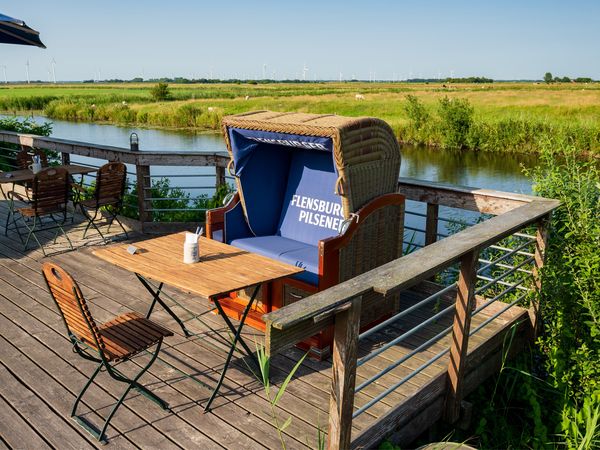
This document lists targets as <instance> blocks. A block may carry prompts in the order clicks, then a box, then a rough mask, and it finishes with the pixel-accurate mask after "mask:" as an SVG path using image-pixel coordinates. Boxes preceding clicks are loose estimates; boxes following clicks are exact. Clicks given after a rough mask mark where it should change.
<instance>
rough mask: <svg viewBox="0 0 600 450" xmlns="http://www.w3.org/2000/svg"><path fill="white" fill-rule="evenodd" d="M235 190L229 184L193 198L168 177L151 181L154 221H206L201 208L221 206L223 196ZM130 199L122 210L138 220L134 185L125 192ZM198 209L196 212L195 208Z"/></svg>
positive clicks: (126, 215) (204, 213) (126, 214)
mask: <svg viewBox="0 0 600 450" xmlns="http://www.w3.org/2000/svg"><path fill="white" fill-rule="evenodd" d="M230 192H233V188H232V187H231V186H230V185H228V184H225V185H222V186H219V188H218V189H217V190H216V192H215V194H214V195H213V196H212V197H209V196H208V195H205V194H204V195H200V196H198V197H196V198H192V197H191V195H190V194H189V192H185V191H184V190H183V189H180V188H172V187H171V184H170V180H169V179H168V178H160V179H158V180H153V181H152V189H151V191H150V198H153V199H154V200H152V201H151V205H152V209H153V210H164V211H154V212H153V213H152V220H153V221H154V222H204V221H206V212H205V211H198V210H205V209H212V208H218V207H220V206H221V205H222V203H223V199H224V198H225V197H226V196H227V195H228V194H229V193H230ZM126 197H127V201H126V202H125V205H124V207H123V210H122V214H123V215H124V216H125V217H130V218H132V219H139V211H138V208H137V188H136V187H134V188H133V189H132V190H131V191H127V193H126ZM194 210H196V211H194Z"/></svg>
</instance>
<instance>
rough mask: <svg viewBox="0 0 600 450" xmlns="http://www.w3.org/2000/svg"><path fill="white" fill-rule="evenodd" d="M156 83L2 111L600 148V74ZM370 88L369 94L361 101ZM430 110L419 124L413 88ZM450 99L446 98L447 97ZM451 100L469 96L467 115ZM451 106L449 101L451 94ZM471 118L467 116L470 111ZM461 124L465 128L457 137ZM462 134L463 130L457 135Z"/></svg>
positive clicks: (98, 88) (432, 141) (38, 92)
mask: <svg viewBox="0 0 600 450" xmlns="http://www.w3.org/2000/svg"><path fill="white" fill-rule="evenodd" d="M152 86H153V85H152V84H144V83H138V84H90V85H87V84H85V85H84V84H77V85H75V84H74V85H57V86H54V85H38V86H33V87H30V86H9V87H4V88H0V110H1V111H5V112H15V111H30V110H35V111H42V112H43V113H44V114H46V115H47V116H48V117H50V118H54V119H63V120H80V121H98V122H110V123H115V124H132V125H142V126H150V127H154V126H156V127H173V128H193V129H198V130H215V129H218V127H219V123H220V119H221V117H222V116H223V115H226V114H235V113H239V112H245V111H249V110H254V109H271V110H281V111H303V112H313V113H321V114H322V113H336V114H340V115H348V116H363V115H369V116H375V117H379V118H382V119H384V120H386V121H387V122H388V123H390V125H391V126H392V127H393V128H394V130H395V132H396V133H397V135H398V137H399V138H400V139H401V140H403V141H407V142H414V143H425V144H429V145H440V146H444V147H456V146H462V147H465V148H473V149H478V150H484V151H520V152H530V151H538V150H539V148H541V145H542V143H547V142H548V141H554V142H557V143H558V142H560V143H564V142H569V143H571V144H573V145H574V146H575V147H576V148H577V149H578V150H579V151H582V152H589V153H594V154H600V83H591V84H571V83H555V84H552V85H546V84H534V83H495V84H486V85H481V84H450V85H447V87H444V86H443V85H441V84H434V83H431V84H415V83H333V82H332V83H310V84H308V83H296V84H293V83H290V84H225V83H223V84H182V85H170V86H169V90H170V99H169V101H162V102H156V101H154V100H153V98H152V96H151V94H150V90H151V88H152ZM357 94H361V95H362V96H363V97H364V99H363V100H357V99H356V95H357ZM409 95H410V96H412V97H413V98H414V99H415V100H416V101H417V102H418V104H419V105H420V106H422V113H423V114H424V122H423V123H421V124H419V126H416V123H415V120H414V117H413V116H411V111H410V108H407V104H408V102H407V96H409ZM444 99H446V100H444ZM445 101H450V103H449V104H450V106H452V105H456V104H459V103H461V102H463V103H466V104H467V105H468V106H469V107H470V108H471V109H472V110H471V112H470V114H469V117H468V118H467V119H468V123H467V124H466V126H465V123H464V121H463V122H457V121H456V119H457V118H456V117H454V116H452V115H453V114H455V113H454V112H453V111H452V110H451V109H452V108H450V111H448V108H446V110H444V107H443V105H442V103H443V102H445ZM447 105H448V103H447ZM463 119H464V118H463ZM453 127H455V128H457V129H458V132H459V133H461V134H462V136H454V138H452V137H449V135H450V134H452V133H454V134H456V133H455V131H456V130H453V129H452V128H453ZM457 138H458V139H457Z"/></svg>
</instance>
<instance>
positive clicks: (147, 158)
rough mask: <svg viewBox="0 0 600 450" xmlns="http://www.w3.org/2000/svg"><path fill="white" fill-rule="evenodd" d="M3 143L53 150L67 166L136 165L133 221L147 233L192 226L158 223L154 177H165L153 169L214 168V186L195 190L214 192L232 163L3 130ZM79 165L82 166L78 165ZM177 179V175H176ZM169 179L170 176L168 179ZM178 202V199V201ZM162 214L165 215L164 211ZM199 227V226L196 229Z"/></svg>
mask: <svg viewBox="0 0 600 450" xmlns="http://www.w3.org/2000/svg"><path fill="white" fill-rule="evenodd" d="M0 143H8V144H16V145H19V146H24V147H30V148H37V149H42V150H50V151H53V152H57V153H58V154H60V155H61V160H62V163H63V164H68V163H70V161H71V155H77V156H84V157H89V158H95V159H98V160H100V161H101V163H100V164H94V166H99V165H101V164H102V163H104V162H108V161H121V162H123V163H125V164H129V165H131V166H133V170H131V171H130V172H128V180H129V183H130V186H132V187H135V188H136V190H137V192H138V193H140V194H141V195H137V196H135V199H134V200H135V203H134V204H133V205H132V206H134V207H135V208H136V209H137V211H138V215H139V221H129V223H130V224H133V225H134V228H137V229H139V231H143V232H146V233H152V232H165V231H169V230H172V231H175V230H178V229H182V228H186V227H188V226H190V224H185V223H178V222H161V221H160V220H156V217H154V216H156V214H153V213H156V212H158V211H159V210H160V208H157V207H153V203H154V204H156V203H158V201H159V200H156V201H154V202H153V200H154V199H152V194H151V189H152V179H153V178H163V177H162V176H158V177H157V176H155V175H153V174H151V169H152V167H153V166H154V167H164V166H168V167H181V168H183V167H211V168H214V170H215V171H214V174H210V175H208V176H210V177H211V178H213V179H214V184H213V185H211V186H208V185H205V186H200V187H195V188H201V189H210V188H212V187H213V186H214V189H217V188H218V187H219V186H221V185H223V184H225V183H226V174H225V169H226V167H227V163H228V162H229V157H228V156H227V154H226V153H224V152H223V153H205V152H194V151H189V152H172V151H139V150H138V151H136V150H133V149H128V148H121V147H112V146H106V145H97V144H90V143H86V142H76V141H70V140H65V139H56V138H51V137H42V136H34V135H29V134H22V133H14V132H10V131H0ZM14 152H15V150H14V149H10V148H7V147H6V146H4V147H1V146H0V153H2V154H4V155H5V156H7V157H8V158H11V157H13V156H14ZM78 164H79V163H78ZM176 176H177V175H176ZM205 176H206V175H205V174H198V175H195V176H194V175H187V176H186V177H188V178H194V177H197V178H198V179H202V178H203V177H205ZM165 178H167V177H165ZM175 200H177V199H175ZM160 211H161V212H164V211H162V210H160ZM194 228H195V227H194Z"/></svg>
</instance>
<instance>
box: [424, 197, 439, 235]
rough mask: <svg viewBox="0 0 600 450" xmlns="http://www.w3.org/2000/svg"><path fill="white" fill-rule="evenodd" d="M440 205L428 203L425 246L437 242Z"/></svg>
mask: <svg viewBox="0 0 600 450" xmlns="http://www.w3.org/2000/svg"><path fill="white" fill-rule="evenodd" d="M439 211H440V205H438V204H437V203H427V217H426V219H425V245H429V244H433V243H434V242H435V241H437V232H438V215H439Z"/></svg>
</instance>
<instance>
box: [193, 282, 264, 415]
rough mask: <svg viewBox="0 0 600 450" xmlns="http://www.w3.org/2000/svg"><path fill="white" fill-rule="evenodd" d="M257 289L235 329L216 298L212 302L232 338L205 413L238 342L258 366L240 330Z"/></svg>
mask: <svg viewBox="0 0 600 450" xmlns="http://www.w3.org/2000/svg"><path fill="white" fill-rule="evenodd" d="M259 289H260V285H257V286H256V289H254V292H253V294H252V297H250V301H249V302H248V304H247V305H246V309H244V313H243V315H242V319H241V320H240V324H239V326H238V327H237V329H236V328H235V327H234V326H233V324H232V323H231V320H229V317H227V315H225V312H224V311H223V308H222V306H221V303H220V302H219V300H218V299H216V298H215V299H214V300H213V301H214V302H215V305H217V309H218V310H219V313H220V314H221V315H222V316H223V318H224V319H225V322H226V323H227V326H228V327H229V328H230V329H231V331H232V332H233V333H234V338H233V342H232V343H231V348H230V349H229V353H228V354H227V359H226V360H225V366H223V371H222V372H221V376H220V377H219V381H218V382H217V386H216V387H215V390H214V391H213V393H212V394H211V396H210V398H209V399H208V403H207V404H206V406H205V407H204V412H205V413H206V412H208V411H210V405H211V404H212V402H213V400H214V399H215V397H216V396H217V394H218V392H219V389H220V388H221V385H222V384H223V380H224V379H225V374H226V373H227V369H228V368H229V364H230V363H231V357H232V356H233V352H234V351H235V349H236V344H237V343H238V341H239V342H240V343H241V344H242V346H243V347H244V349H245V350H246V352H247V353H248V355H249V356H250V358H252V360H253V361H254V362H255V363H256V365H257V366H258V362H257V361H256V358H255V356H254V353H253V352H252V351H251V350H250V348H248V346H247V345H246V342H244V339H243V338H242V328H244V322H245V321H246V316H247V315H248V313H249V312H250V309H251V308H252V303H254V299H255V298H256V296H257V295H258V290H259Z"/></svg>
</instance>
